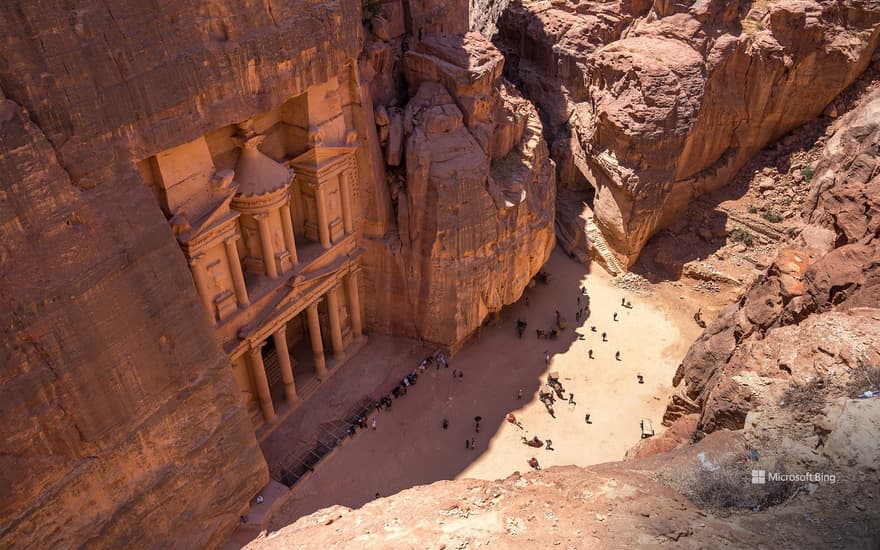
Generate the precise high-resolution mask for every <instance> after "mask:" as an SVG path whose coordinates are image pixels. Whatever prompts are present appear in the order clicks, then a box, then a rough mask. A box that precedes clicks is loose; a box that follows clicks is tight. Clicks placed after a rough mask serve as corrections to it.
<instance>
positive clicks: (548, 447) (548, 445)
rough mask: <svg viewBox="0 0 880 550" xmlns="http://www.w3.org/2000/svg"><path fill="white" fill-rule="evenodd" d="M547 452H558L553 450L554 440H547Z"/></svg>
mask: <svg viewBox="0 0 880 550" xmlns="http://www.w3.org/2000/svg"><path fill="white" fill-rule="evenodd" d="M547 450H548V451H555V450H556V449H554V448H553V440H552V439H548V440H547Z"/></svg>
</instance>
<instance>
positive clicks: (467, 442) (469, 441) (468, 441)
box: [464, 439, 471, 449]
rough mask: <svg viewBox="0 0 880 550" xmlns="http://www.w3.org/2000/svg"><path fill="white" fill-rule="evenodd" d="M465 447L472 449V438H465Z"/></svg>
mask: <svg viewBox="0 0 880 550" xmlns="http://www.w3.org/2000/svg"><path fill="white" fill-rule="evenodd" d="M464 448H465V449H470V448H471V440H470V439H465V440H464Z"/></svg>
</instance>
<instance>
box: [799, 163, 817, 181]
mask: <svg viewBox="0 0 880 550" xmlns="http://www.w3.org/2000/svg"><path fill="white" fill-rule="evenodd" d="M814 173H815V170H813V167H812V166H804V167H803V168H801V175H802V176H803V177H804V179H805V180H806V181H810V180H811V179H813V174H814Z"/></svg>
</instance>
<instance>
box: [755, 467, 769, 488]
mask: <svg viewBox="0 0 880 550" xmlns="http://www.w3.org/2000/svg"><path fill="white" fill-rule="evenodd" d="M752 483H757V484H759V485H763V484H765V483H767V472H766V471H765V470H752Z"/></svg>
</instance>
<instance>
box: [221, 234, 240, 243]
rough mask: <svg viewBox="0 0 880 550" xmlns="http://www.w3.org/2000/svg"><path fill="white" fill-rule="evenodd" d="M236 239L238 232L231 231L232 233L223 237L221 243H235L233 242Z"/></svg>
mask: <svg viewBox="0 0 880 550" xmlns="http://www.w3.org/2000/svg"><path fill="white" fill-rule="evenodd" d="M238 239H239V236H238V233H233V234H232V235H230V236H228V237H226V238H225V239H223V243H224V244H228V245H235V243H236V242H237V241H238Z"/></svg>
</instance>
